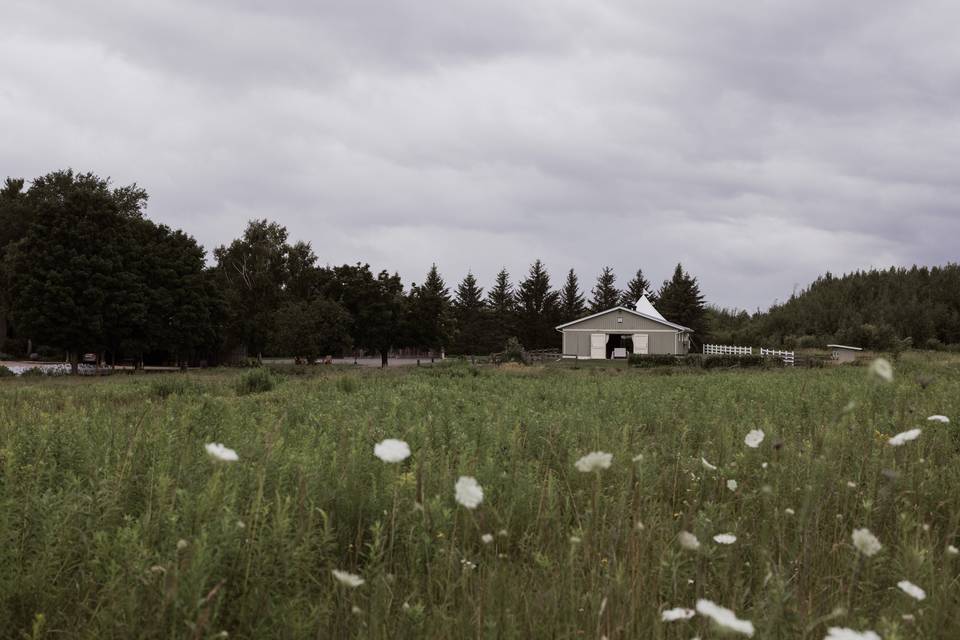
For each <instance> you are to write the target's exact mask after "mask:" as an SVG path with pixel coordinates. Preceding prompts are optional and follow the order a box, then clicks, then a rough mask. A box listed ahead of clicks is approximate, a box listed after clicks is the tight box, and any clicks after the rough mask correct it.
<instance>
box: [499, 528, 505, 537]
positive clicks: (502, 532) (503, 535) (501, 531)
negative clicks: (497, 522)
mask: <svg viewBox="0 0 960 640" xmlns="http://www.w3.org/2000/svg"><path fill="white" fill-rule="evenodd" d="M497 535H498V536H500V537H501V538H506V537H507V530H506V529H500V531H497Z"/></svg>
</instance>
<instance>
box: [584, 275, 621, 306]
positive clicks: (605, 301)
mask: <svg viewBox="0 0 960 640" xmlns="http://www.w3.org/2000/svg"><path fill="white" fill-rule="evenodd" d="M616 281H617V276H615V275H614V273H613V269H611V268H610V267H604V268H603V271H602V272H601V273H600V275H599V276H597V285H596V286H595V287H594V288H593V290H592V291H591V292H590V293H591V294H593V298H592V299H591V300H590V311H592V312H593V313H598V312H600V311H606V310H607V309H611V308H613V307H615V306H617V305H618V304H620V292H619V291H618V290H617V287H616V285H615V284H614V283H615V282H616Z"/></svg>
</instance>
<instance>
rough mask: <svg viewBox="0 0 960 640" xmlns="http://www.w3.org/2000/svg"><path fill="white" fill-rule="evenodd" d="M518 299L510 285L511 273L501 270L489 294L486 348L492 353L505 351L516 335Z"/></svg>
mask: <svg viewBox="0 0 960 640" xmlns="http://www.w3.org/2000/svg"><path fill="white" fill-rule="evenodd" d="M516 313H517V298H516V294H515V292H514V290H513V285H512V284H511V283H510V273H509V272H508V271H507V270H506V268H503V269H500V272H499V273H498V274H497V278H496V280H495V281H494V285H493V287H492V288H491V289H490V291H488V292H487V314H488V318H489V325H488V327H487V330H486V331H485V332H484V348H485V349H489V350H490V351H491V352H496V351H500V350H501V349H503V345H504V343H505V342H506V341H507V338H509V337H511V336H513V335H515V334H514V331H515V328H516Z"/></svg>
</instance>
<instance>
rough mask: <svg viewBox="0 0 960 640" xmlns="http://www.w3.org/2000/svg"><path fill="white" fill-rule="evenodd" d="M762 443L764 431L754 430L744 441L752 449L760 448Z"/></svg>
mask: <svg viewBox="0 0 960 640" xmlns="http://www.w3.org/2000/svg"><path fill="white" fill-rule="evenodd" d="M761 442H763V431H761V430H760V429H752V430H751V431H750V433H748V434H747V435H746V437H745V438H744V439H743V444H745V445H747V446H748V447H750V448H751V449H756V448H757V447H759V446H760V443H761Z"/></svg>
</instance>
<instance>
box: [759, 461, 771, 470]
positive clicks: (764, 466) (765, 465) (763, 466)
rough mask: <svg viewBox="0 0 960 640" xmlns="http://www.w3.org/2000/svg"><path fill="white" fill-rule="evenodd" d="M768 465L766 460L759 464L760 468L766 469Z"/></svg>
mask: <svg viewBox="0 0 960 640" xmlns="http://www.w3.org/2000/svg"><path fill="white" fill-rule="evenodd" d="M768 466H770V465H768V464H767V463H766V462H764V463H763V464H761V465H760V468H761V469H766V468H767V467H768Z"/></svg>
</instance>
